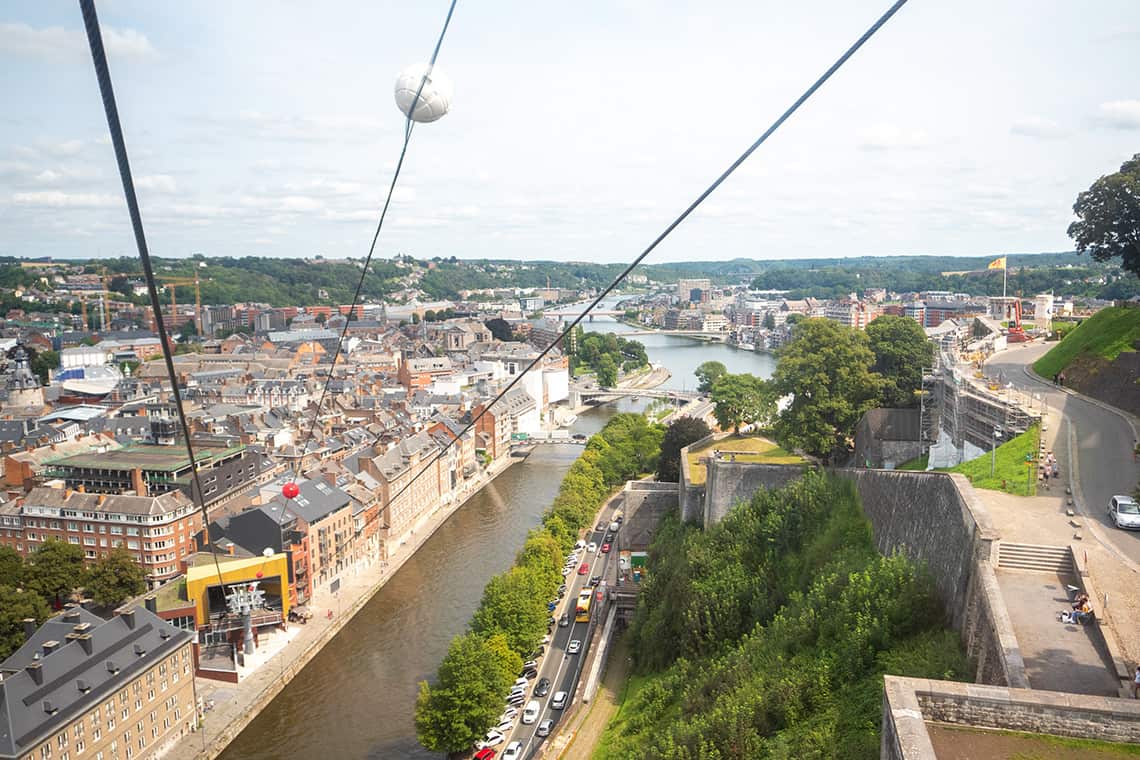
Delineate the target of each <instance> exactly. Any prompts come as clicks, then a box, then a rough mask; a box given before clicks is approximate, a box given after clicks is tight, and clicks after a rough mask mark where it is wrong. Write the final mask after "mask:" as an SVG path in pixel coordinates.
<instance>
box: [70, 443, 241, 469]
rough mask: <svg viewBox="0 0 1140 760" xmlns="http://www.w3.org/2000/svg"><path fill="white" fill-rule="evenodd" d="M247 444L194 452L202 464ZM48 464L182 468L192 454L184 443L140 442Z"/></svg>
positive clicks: (93, 467)
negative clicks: (157, 443) (188, 453)
mask: <svg viewBox="0 0 1140 760" xmlns="http://www.w3.org/2000/svg"><path fill="white" fill-rule="evenodd" d="M244 448H245V446H244V445H238V446H229V447H226V448H209V449H206V448H197V449H195V451H194V455H195V457H196V458H197V460H198V464H199V465H202V464H208V463H210V462H212V461H213V460H215V459H218V458H220V457H224V456H227V455H229V454H234V453H236V452H238V451H241V450H242V449H244ZM48 464H51V465H54V466H58V467H84V468H90V469H98V470H134V469H136V468H137V469H142V470H150V471H154V472H179V471H181V470H185V469H189V467H190V457H189V456H188V455H187V454H186V449H185V447H183V446H158V445H153V444H140V445H137V446H127V447H125V448H121V449H118V450H115V451H107V452H104V453H101V454H96V453H86V454H76V455H74V456H69V457H62V458H59V459H54V460H51V461H50V462H49V463H48Z"/></svg>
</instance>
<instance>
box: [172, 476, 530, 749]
mask: <svg viewBox="0 0 1140 760" xmlns="http://www.w3.org/2000/svg"><path fill="white" fill-rule="evenodd" d="M516 461H518V460H516V459H514V458H512V457H504V458H503V459H500V460H497V461H495V462H492V463H491V465H490V466H488V468H487V469H486V470H484V471H483V472H482V473H480V474H479V475H478V476H477V477H475V478H472V479H471V481H470V485H469V486H468V487H467V488H465V489H463V491H461V493H460V495H459V497H458V498H456V499H454V500H453V501H452V502H451V504H447V505H440V506H439V507H437V508H436V509H435V510H433V511H432V512H431V513H429V514H427V515H424V516H423V517H422V518H421V519H420V520H419V521H418V522H417V523H416V526H415V527H414V528H413V529H412V530H411V531H410V532H409V534H408V540H407V541H406V542H405V543H402V544H400V545H399V546H397V547H395V548H394V549H392V550H390V552H389V555H388V559H387V560H384V561H381V560H379V559H373V560H371V561H365V562H362V563H360V564H358V565H357V566H355V567H354V568H352V569H351V570H349V571H348V572H346V573H344V574H343V575H342V576H341V585H340V591H339V592H337V593H335V594H333V593H330V592H329V591H328V587H327V586H322V588H321V589H318V590H314V593H313V599H312V602H311V604H310V606H311V607H312V609H313V610H314V611H317V612H318V613H320V612H321V611H325V610H331V611H332V617H331V618H329V617H328V616H327V613H326V614H317V615H314V617H313V618H312V619H311V620H310V621H309V622H308V623H306V624H305V625H293V626H292V627H291V630H290V632H291V633H292V634H293V635H292V638H291V639H290V641H289V642H288V643H287V644H285V645H284V646H283V647H282V648H281V649H280V650H279V651H278V652H277V653H276V654H275V655H273V656H272V657H271V658H269V660H268V661H267V662H266V663H265V664H264V665H262V666H261V667H260V668H258V669H257V670H256V671H255V672H253V673H251V674H250V675H249V676H248V677H247V678H245V679H244V680H242V681H241V682H240V683H238V684H228V683H223V682H219V681H212V680H207V679H202V678H198V679H196V684H195V686H196V689H197V696H198V699H199V701H200V702H203V703H208V702H213V704H214V708H213V710H212V711H211V712H209V713H207V714H206V716H205V719H204V723H203V726H202V728H201V729H199V731H198V732H197V733H196V734H195V735H192V736H187V737H185V738H184V739H183V740H182V741H181V742H179V743H178V744H176V745H174V746H173V747H172V748H171V749H170V751H169V752H167V753H165V754H164V755H163V757H164V758H168V759H169V760H191V759H194V760H213V758H216V757H218V756H219V755H220V754H221V753H222V752H223V751H225V749H226V747H228V746H229V744H230V743H231V742H232V741H233V740H234V739H235V738H237V736H238V735H239V734H240V733H241V732H242V731H243V730H244V729H245V727H246V726H248V725H249V724H250V723H251V722H252V721H253V719H254V718H256V717H257V715H258V714H259V713H260V712H261V711H262V710H263V709H265V707H266V706H267V705H269V703H270V702H272V701H273V699H274V698H275V697H276V696H277V695H278V694H279V693H280V692H281V691H282V690H283V689H284V688H285V687H286V686H287V685H288V684H289V682H290V681H292V680H293V678H294V677H296V676H297V674H298V673H300V672H301V671H302V670H303V669H304V667H305V666H306V665H307V664H308V663H309V662H310V661H311V660H312V659H313V658H314V657H316V656H317V655H318V654H319V653H320V651H321V650H322V649H323V648H324V646H325V645H326V644H327V643H328V642H329V641H331V640H332V639H333V638H334V637H335V636H336V635H337V633H339V632H340V630H341V629H342V628H344V626H345V625H347V624H348V622H349V621H350V620H352V618H353V617H354V616H355V615H356V613H357V612H359V611H360V610H361V609H362V608H363V607H364V605H365V604H367V603H368V601H369V600H370V599H371V598H372V597H373V596H374V595H375V594H376V593H377V592H378V591H379V590H380V589H381V588H383V587H384V585H385V584H386V583H387V582H388V580H389V579H391V578H392V576H394V575H395V574H396V572H397V571H399V569H400V568H401V567H403V565H404V563H405V562H407V561H408V560H409V559H410V558H411V557H412V556H413V555H414V554H415V553H416V551H417V550H418V549H419V548H420V547H421V546H422V545H423V544H424V542H426V541H427V540H428V539H429V538H431V536H432V534H434V533H435V532H436V530H438V529H439V527H440V526H442V525H443V524H444V523H446V522H447V520H448V518H450V517H451V516H452V515H453V514H454V513H455V512H456V511H457V510H458V509H459V508H460V507H462V506H463V505H464V504H466V503H467V502H468V501H469V500H470V499H471V498H472V497H474V496H475V495H476V494H478V493H479V492H480V491H481V490H482V489H483V488H484V487H485V486H487V485H489V484H490V483H491V482H492V481H493V480H494V479H495V478H496V477H498V476H499V475H501V474H502V473H503V472H504V471H506V470H507V468H509V467H510V466H511V465H513V464H514V463H515V462H516Z"/></svg>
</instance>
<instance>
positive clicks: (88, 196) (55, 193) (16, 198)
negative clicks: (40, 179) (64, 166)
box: [12, 190, 122, 208]
mask: <svg viewBox="0 0 1140 760" xmlns="http://www.w3.org/2000/svg"><path fill="white" fill-rule="evenodd" d="M12 202H13V203H17V204H19V205H21V206H42V207H46V208H106V207H108V206H116V205H119V204H120V203H122V200H121V199H120V198H119V197H117V196H114V195H104V194H101V193H64V192H61V191H59V190H40V191H36V192H28V193H14V194H13V195H12Z"/></svg>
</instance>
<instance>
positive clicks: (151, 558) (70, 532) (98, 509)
mask: <svg viewBox="0 0 1140 760" xmlns="http://www.w3.org/2000/svg"><path fill="white" fill-rule="evenodd" d="M201 527H202V514H201V512H200V511H198V509H197V508H196V507H195V506H194V504H193V503H191V501H190V499H188V498H187V497H186V495H185V494H183V493H182V492H180V491H171V492H169V493H165V494H161V495H158V496H121V495H116V494H111V495H108V494H94V493H83V492H81V491H72V490H71V489H62V488H45V487H40V488H34V489H32V490H31V492H29V493H28V495H27V496H26V497H24V498H23V499H18V500H15V501H12V502H8V503H7V504H5V505H3V506H0V545H4V546H11V547H12V548H14V549H15V550H16V551H17V552H19V553H20V554H21V555H22V556H28V555H29V554H31V553H32V552H34V551H35V550H36V549H37V548H39V547H40V546H41V545H42V544H43V542H44V541H48V540H50V539H56V540H58V541H63V542H64V543H68V544H73V545H75V546H82V547H83V551H84V555H85V556H86V558H87V560H88V561H89V562H93V561H94V560H96V559H99V558H102V557H106V556H107V553H108V552H109V551H110V550H111V549H115V548H124V549H126V550H127V551H129V552H130V553H131V554H133V555H134V557H135V559H136V560H138V562H139V564H141V565H142V566H143V569H144V570H145V571H146V579H147V583H148V584H150V585H151V586H152V587H153V586H157V585H160V584H161V583H163V582H164V581H166V580H168V579H170V578H172V577H174V576H175V575H177V574H178V573H179V572H180V563H181V561H182V560H183V559H184V558H185V557H186V556H188V555H189V554H192V553H193V552H194V550H195V543H194V536H195V534H196V533H197V532H198V531H199V530H201Z"/></svg>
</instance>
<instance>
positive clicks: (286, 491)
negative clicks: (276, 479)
mask: <svg viewBox="0 0 1140 760" xmlns="http://www.w3.org/2000/svg"><path fill="white" fill-rule="evenodd" d="M281 493H282V494H283V495H284V496H285V498H286V499H296V498H297V494H299V493H301V487H300V486H298V485H297V484H296V483H286V484H285V487H284V488H282V489H281Z"/></svg>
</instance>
